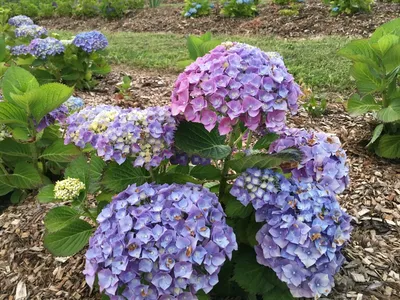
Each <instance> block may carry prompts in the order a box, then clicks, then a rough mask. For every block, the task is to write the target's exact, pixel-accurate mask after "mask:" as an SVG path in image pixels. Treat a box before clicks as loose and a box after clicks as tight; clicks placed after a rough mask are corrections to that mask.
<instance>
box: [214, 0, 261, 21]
mask: <svg viewBox="0 0 400 300" xmlns="http://www.w3.org/2000/svg"><path fill="white" fill-rule="evenodd" d="M257 5H258V0H228V1H227V0H221V6H222V9H221V14H222V15H224V16H226V17H252V16H254V15H256V14H257Z"/></svg>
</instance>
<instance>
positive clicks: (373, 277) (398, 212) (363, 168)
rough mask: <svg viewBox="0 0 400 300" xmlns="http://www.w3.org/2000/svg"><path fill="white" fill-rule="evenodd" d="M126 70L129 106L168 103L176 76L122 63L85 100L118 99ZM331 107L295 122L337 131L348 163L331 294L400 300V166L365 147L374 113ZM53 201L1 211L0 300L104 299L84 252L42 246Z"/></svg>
mask: <svg viewBox="0 0 400 300" xmlns="http://www.w3.org/2000/svg"><path fill="white" fill-rule="evenodd" d="M122 75H131V76H132V77H133V78H134V81H133V88H132V92H133V100H132V101H130V102H128V105H133V106H140V107H145V106H150V105H161V104H167V103H168V102H169V95H170V90H171V86H172V84H173V82H174V80H175V78H176V74H172V73H158V72H157V71H154V72H153V71H141V70H122V69H121V70H120V71H119V72H113V73H112V74H110V75H109V76H108V77H107V79H106V80H105V81H104V82H103V83H102V85H100V86H99V88H98V90H97V91H94V92H91V93H79V95H80V96H82V97H83V98H84V99H85V101H86V102H87V104H100V103H108V104H113V103H115V99H114V96H113V94H114V92H115V90H114V88H113V86H115V84H116V83H118V81H119V80H120V78H121V76H122ZM334 98H336V97H333V95H331V96H329V95H328V99H332V100H333V99H334ZM328 108H329V110H328V114H327V115H325V116H323V117H322V118H311V117H310V116H309V115H308V114H307V113H306V112H305V111H304V110H303V109H302V110H300V112H299V114H298V116H295V117H293V118H292V119H291V122H290V123H291V124H293V125H294V126H296V127H305V128H313V129H316V130H322V131H325V132H332V133H335V134H337V135H338V136H339V137H340V138H341V140H342V143H343V146H344V148H345V149H346V151H347V154H348V159H349V163H350V166H351V175H350V176H351V185H350V187H349V189H348V190H347V191H346V192H345V193H344V194H343V195H342V196H341V199H340V201H341V204H342V206H343V207H344V208H346V209H347V210H348V212H349V213H350V214H351V215H352V216H353V218H354V222H353V223H354V227H355V229H354V231H353V234H352V240H351V243H350V244H349V245H348V246H347V247H346V249H345V256H346V257H347V260H348V261H347V262H346V263H345V264H344V266H343V268H342V270H341V272H340V273H339V274H338V275H337V276H336V287H335V290H334V292H333V293H332V294H331V295H329V297H328V299H357V300H361V299H362V300H365V299H374V300H376V299H379V300H398V299H400V278H399V276H400V164H398V163H397V164H396V163H395V162H390V161H387V160H383V159H380V158H378V157H376V156H374V155H372V154H371V153H368V152H367V151H366V150H365V148H364V147H363V146H362V145H363V143H364V141H365V140H367V139H368V137H370V135H371V128H373V118H372V116H366V117H357V118H352V117H350V116H349V115H348V114H347V113H346V112H345V110H344V108H343V104H342V103H337V102H336V103H330V104H329V107H328ZM53 205H54V204H47V205H39V204H37V203H36V202H35V201H34V199H33V198H30V199H29V200H26V201H25V202H24V203H22V204H20V205H18V206H10V207H9V208H8V209H6V210H5V211H4V212H3V213H2V214H1V213H0V300H6V299H7V300H16V299H19V300H22V299H35V300H36V299H37V300H39V299H40V300H41V299H44V300H47V299H99V295H98V294H96V293H92V294H91V293H90V290H89V288H88V287H87V286H86V284H85V280H84V277H83V275H82V273H81V272H82V270H83V268H84V258H83V254H84V253H83V252H81V253H80V254H78V255H75V256H74V257H69V258H66V259H65V258H62V259H60V258H54V257H53V256H52V255H51V254H50V253H49V252H48V251H46V249H45V248H44V247H43V242H42V240H43V234H44V225H43V217H44V215H45V213H46V212H47V211H48V210H49V209H50V208H51V207H52V206H53ZM17 294H18V295H20V296H19V297H17V296H16V295H17Z"/></svg>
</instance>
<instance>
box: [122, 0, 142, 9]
mask: <svg viewBox="0 0 400 300" xmlns="http://www.w3.org/2000/svg"><path fill="white" fill-rule="evenodd" d="M143 7H144V0H126V8H127V9H128V10H129V9H139V8H143Z"/></svg>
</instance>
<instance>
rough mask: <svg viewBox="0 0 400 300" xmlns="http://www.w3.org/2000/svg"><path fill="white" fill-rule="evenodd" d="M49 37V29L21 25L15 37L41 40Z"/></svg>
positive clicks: (16, 30)
mask: <svg viewBox="0 0 400 300" xmlns="http://www.w3.org/2000/svg"><path fill="white" fill-rule="evenodd" d="M43 35H47V29H46V28H44V27H42V26H38V25H21V26H19V27H17V28H16V29H15V36H16V37H17V38H18V37H32V38H40V37H41V36H43Z"/></svg>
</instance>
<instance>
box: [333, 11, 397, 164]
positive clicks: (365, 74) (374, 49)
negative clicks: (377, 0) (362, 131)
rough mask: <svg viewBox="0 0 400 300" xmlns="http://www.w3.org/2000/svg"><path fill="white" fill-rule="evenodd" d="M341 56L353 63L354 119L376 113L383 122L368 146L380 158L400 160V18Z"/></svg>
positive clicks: (350, 107)
mask: <svg viewBox="0 0 400 300" xmlns="http://www.w3.org/2000/svg"><path fill="white" fill-rule="evenodd" d="M339 54H340V55H342V56H344V57H346V58H348V59H350V60H352V61H353V65H352V67H351V76H352V77H353V78H354V79H355V81H356V85H357V89H358V93H357V94H354V95H352V96H351V97H350V99H349V101H348V103H347V110H348V111H349V113H350V114H352V115H362V114H365V113H368V112H373V113H374V114H375V116H376V118H377V120H378V121H379V122H381V123H380V124H379V125H378V126H377V127H376V128H375V130H374V132H373V136H372V139H371V141H370V142H369V144H368V147H369V148H370V149H373V150H374V151H375V152H376V153H377V154H378V155H379V156H382V157H385V158H400V88H399V81H398V74H399V72H400V18H399V19H395V20H393V21H390V22H388V23H386V24H384V25H382V26H380V27H378V28H377V29H376V31H375V32H374V33H373V34H372V36H371V37H370V38H369V39H362V40H357V41H353V42H350V43H349V44H348V45H346V46H345V47H344V48H343V49H341V50H340V51H339Z"/></svg>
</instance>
